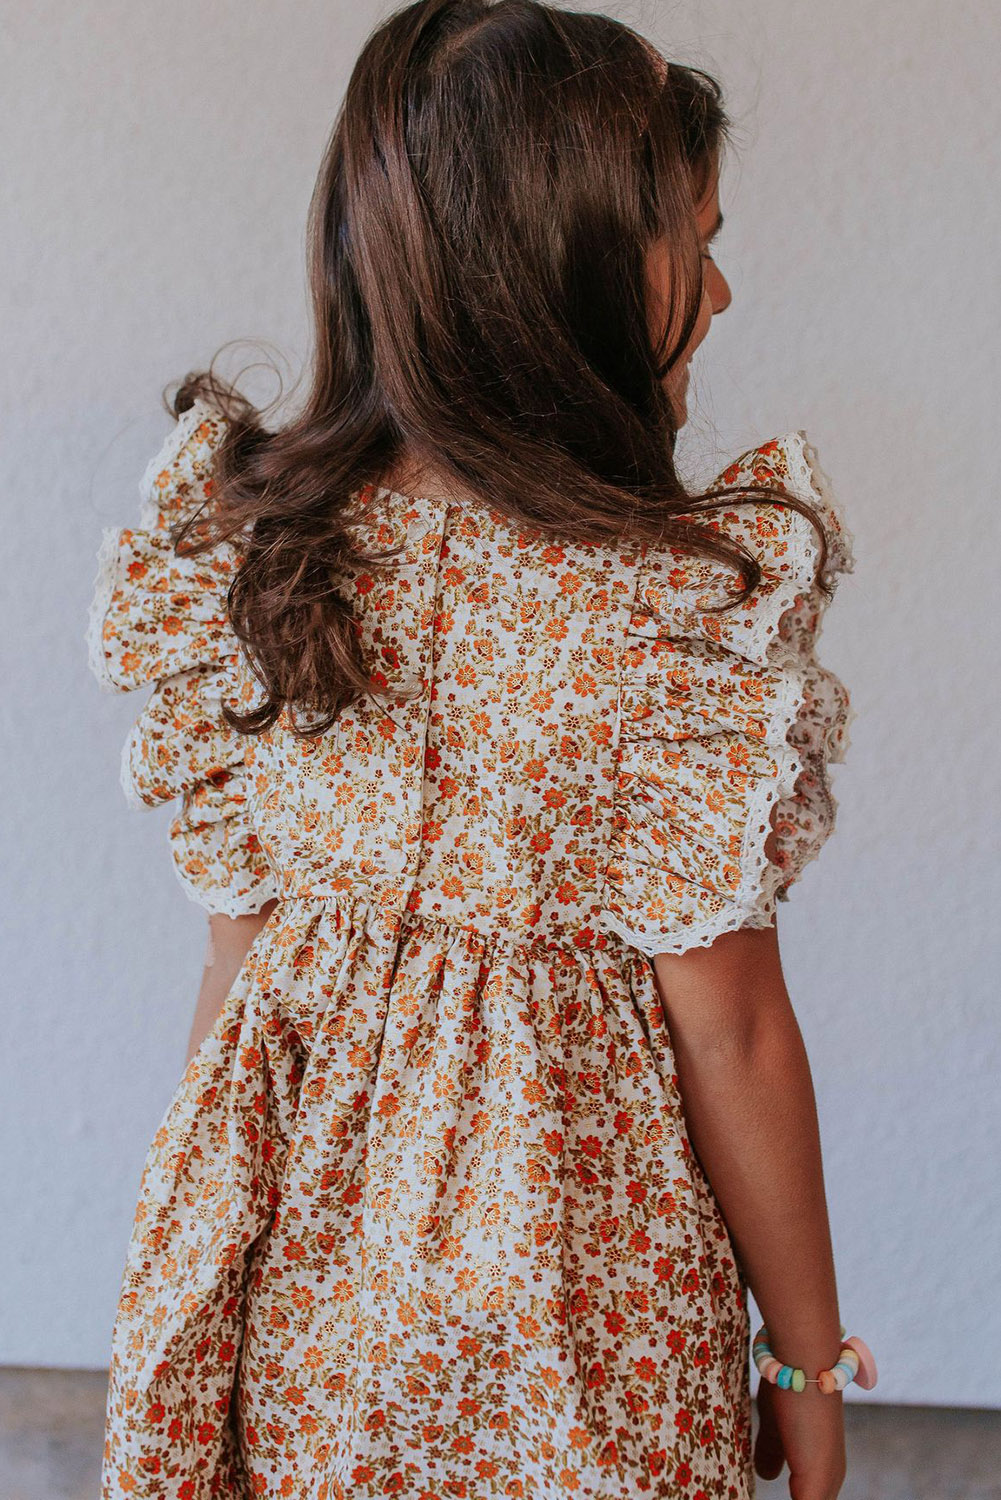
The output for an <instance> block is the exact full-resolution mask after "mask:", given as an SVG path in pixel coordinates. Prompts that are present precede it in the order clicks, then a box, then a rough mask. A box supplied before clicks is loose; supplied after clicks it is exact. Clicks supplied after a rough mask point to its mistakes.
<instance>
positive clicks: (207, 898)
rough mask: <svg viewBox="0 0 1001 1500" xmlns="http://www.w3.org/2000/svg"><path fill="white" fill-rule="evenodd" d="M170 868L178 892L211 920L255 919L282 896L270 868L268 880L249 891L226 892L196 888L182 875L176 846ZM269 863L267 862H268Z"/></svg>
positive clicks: (183, 871)
mask: <svg viewBox="0 0 1001 1500" xmlns="http://www.w3.org/2000/svg"><path fill="white" fill-rule="evenodd" d="M170 852H171V861H170V863H171V866H172V868H173V871H174V874H175V875H176V876H177V879H178V882H179V883H180V886H181V889H182V890H183V891H184V894H185V895H186V896H187V898H188V900H189V901H193V902H194V903H195V905H196V906H200V907H202V908H203V910H205V911H207V912H208V914H209V916H212V917H248V916H255V915H256V914H257V913H258V912H259V911H260V909H261V907H262V906H265V905H266V904H267V903H268V902H269V901H273V900H275V899H276V898H277V897H278V896H280V895H281V888H280V885H279V882H278V879H277V877H276V876H275V872H274V870H273V869H270V868H269V872H268V875H267V877H266V878H265V879H264V880H263V881H262V882H261V884H260V885H256V886H255V887H254V888H253V890H251V891H243V892H240V891H227V890H225V889H223V888H221V887H216V888H215V889H212V890H206V889H205V887H204V886H200V885H196V884H195V882H194V881H192V880H191V879H190V878H189V877H188V875H187V874H186V872H185V869H184V866H183V865H182V863H181V861H180V859H179V858H178V851H177V847H176V845H172V846H171V851H170ZM269 863H270V862H269Z"/></svg>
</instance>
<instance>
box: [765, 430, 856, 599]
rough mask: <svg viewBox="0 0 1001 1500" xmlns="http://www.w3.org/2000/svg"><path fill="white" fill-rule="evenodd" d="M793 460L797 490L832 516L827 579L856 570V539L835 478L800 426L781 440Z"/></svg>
mask: <svg viewBox="0 0 1001 1500" xmlns="http://www.w3.org/2000/svg"><path fill="white" fill-rule="evenodd" d="M780 443H781V445H782V446H783V447H784V448H785V452H786V456H787V458H788V461H789V474H790V477H791V478H792V480H793V485H792V488H793V491H794V493H796V492H798V491H802V492H804V493H802V494H801V495H800V498H801V499H805V500H812V501H813V503H814V504H815V505H816V507H817V509H818V510H819V511H820V512H821V514H822V515H825V516H826V517H829V519H830V521H831V523H832V524H831V525H830V526H829V527H828V542H829V544H830V545H829V547H828V556H827V566H826V567H825V569H824V575H823V576H824V580H825V582H830V581H831V580H832V578H833V576H834V575H835V574H837V573H852V572H854V570H855V554H854V545H855V538H854V536H853V535H852V532H851V530H850V528H849V526H848V522H847V520H846V518H845V513H844V510H843V509H842V507H841V503H840V501H839V500H838V499H837V497H836V496H835V494H834V490H833V488H832V486H831V481H830V479H829V478H828V476H827V475H826V474H825V473H824V470H823V469H822V468H821V467H820V460H819V458H818V456H817V450H816V448H815V447H814V446H813V444H812V443H811V442H810V440H809V438H808V437H807V435H806V433H805V432H804V431H803V430H802V428H800V429H799V430H798V431H796V432H790V433H787V435H786V436H785V437H784V438H781V439H780Z"/></svg>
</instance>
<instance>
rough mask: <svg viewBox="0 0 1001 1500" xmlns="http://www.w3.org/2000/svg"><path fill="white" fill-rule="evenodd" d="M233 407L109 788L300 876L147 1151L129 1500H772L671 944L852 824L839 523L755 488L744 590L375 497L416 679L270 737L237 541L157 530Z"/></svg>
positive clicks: (376, 668)
mask: <svg viewBox="0 0 1001 1500" xmlns="http://www.w3.org/2000/svg"><path fill="white" fill-rule="evenodd" d="M222 431H223V419H222V418H221V416H220V415H219V414H218V413H217V412H216V411H215V410H214V409H213V408H212V407H211V406H208V405H206V404H205V403H201V402H200V403H197V404H196V405H195V406H194V407H193V408H192V409H191V410H190V411H189V412H187V413H186V414H185V415H184V417H183V418H182V419H181V420H180V421H179V423H178V424H177V427H176V429H175V431H174V432H173V433H172V434H171V436H170V437H169V438H168V440H167V443H166V445H165V447H164V449H163V451H162V452H161V454H160V455H158V457H157V459H156V460H154V462H153V464H151V466H150V469H149V471H148V472H147V475H146V478H145V481H144V486H143V502H144V503H143V509H142V513H141V516H140V524H139V525H138V526H134V527H127V528H124V529H121V530H118V531H109V532H107V533H106V534H105V537H104V539H103V542H102V547H101V551H100V558H99V574H98V579H97V583H96V587H95V596H94V602H93V605H92V609H91V618H90V629H89V632H88V640H89V646H90V653H91V663H92V666H93V668H94V671H95V672H96V674H97V675H98V677H99V679H100V680H101V681H102V683H103V684H104V685H105V686H107V687H109V688H112V689H115V690H118V691H129V690H133V689H136V688H140V687H145V688H148V689H150V690H151V691H150V696H149V698H148V700H147V702H146V704H145V706H144V707H143V709H142V711H141V713H140V714H139V715H138V717H137V719H136V721H135V724H134V727H133V729H132V732H131V734H130V735H129V738H128V741H127V743H126V745H125V747H124V751H123V762H122V780H123V786H124V788H125V791H126V793H127V795H128V797H129V799H130V801H132V802H133V803H134V804H136V805H138V806H153V805H156V804H160V803H173V802H177V803H178V807H177V811H176V814H175V817H174V820H173V823H172V824H171V827H170V831H169V840H170V847H171V851H172V854H173V858H174V864H175V868H176V870H177V872H178V875H179V877H180V879H181V881H182V884H183V885H184V887H185V889H186V891H187V893H188V894H189V895H190V896H191V897H192V898H193V899H194V900H196V901H198V902H200V903H201V905H203V906H204V907H205V908H206V909H207V910H208V911H210V912H226V913H229V914H231V915H235V914H238V913H240V912H253V911H258V910H260V908H261V907H262V906H264V904H265V903H266V902H268V901H269V900H270V899H272V898H275V897H276V898H277V906H276V907H275V909H274V911H273V913H272V915H271V916H270V918H269V920H268V921H267V923H266V925H265V926H264V927H263V928H262V930H261V931H260V932H259V934H258V935H257V937H256V939H255V941H254V943H253V945H252V946H251V948H250V951H249V953H248V955H247V958H246V961H245V963H244V965H243V968H242V969H241V972H240V974H239V976H238V977H237V979H236V981H235V983H234V985H233V987H232V989H231V991H230V993H229V996H228V997H227V1000H226V1003H225V1005H224V1007H223V1010H222V1013H221V1014H220V1016H219V1019H218V1021H217V1023H216V1025H215V1027H214V1028H213V1030H212V1032H211V1034H210V1035H209V1037H208V1038H207V1039H206V1041H205V1043H204V1044H203V1045H202V1047H201V1049H200V1050H199V1052H198V1054H197V1056H196V1057H195V1058H194V1059H193V1061H192V1063H191V1064H190V1066H189V1067H188V1069H187V1071H186V1073H185V1075H184V1078H183V1080H182V1081H181V1083H180V1085H179V1088H178V1090H177V1092H176V1094H175V1096H174V1099H173V1100H172V1101H171V1104H170V1106H169V1108H168V1110H167V1113H166V1115H165V1117H164V1120H163V1123H162V1125H161V1128H160V1129H159V1130H158V1132H157V1134H156V1136H155V1138H154V1140H153V1142H152V1144H151V1147H150V1151H149V1155H148V1157H147V1161H146V1165H145V1169H144V1173H143V1180H142V1185H141V1190H140V1196H139V1204H138V1208H137V1211H136V1221H135V1227H134V1231H133V1236H132V1241H131V1245H130V1248H129V1252H128V1260H127V1265H126V1270H125V1276H124V1281H123V1286H122V1294H121V1301H120V1305H119V1310H118V1318H117V1322H116V1327H115V1335H114V1346H113V1360H112V1373H111V1388H110V1394H109V1403H108V1416H107V1431H106V1452H105V1465H104V1479H103V1489H102V1496H103V1497H104V1500H112V1497H114V1500H120V1497H122V1496H131V1497H132V1500H154V1497H156V1500H160V1497H162V1500H166V1497H170V1500H207V1497H210V1496H211V1497H216V1496H236V1495H240V1496H246V1497H251V1496H258V1495H269V1496H270V1495H274V1496H283V1497H291V1500H307V1497H309V1500H346V1497H348V1496H351V1497H361V1496H369V1497H373V1500H374V1497H376V1496H379V1497H382V1496H386V1495H397V1494H398V1495H407V1496H413V1497H415V1500H481V1497H486V1496H492V1495H497V1496H506V1497H517V1496H521V1497H526V1500H527V1497H528V1496H530V1495H546V1496H549V1495H553V1496H555V1495H559V1494H567V1495H572V1496H574V1497H575V1500H586V1497H613V1496H614V1497H617V1500H618V1497H621V1496H622V1495H625V1494H643V1495H649V1496H651V1497H657V1496H660V1497H663V1500H667V1497H669V1496H676V1495H678V1494H680V1493H684V1494H687V1495H691V1496H692V1497H693V1500H699V1497H700V1496H701V1497H708V1496H709V1495H712V1496H714V1497H726V1500H750V1496H751V1495H752V1493H753V1475H752V1472H751V1456H750V1431H751V1429H750V1403H749V1359H748V1354H749V1347H748V1346H749V1329H748V1322H747V1306H746V1285H745V1281H744V1277H743V1274H742V1271H741V1268H740V1266H739V1264H738V1263H737V1261H736V1258H735V1255H734V1250H733V1246H732V1244H731V1241H730V1237H729V1235H728V1232H727V1229H726V1225H725V1223H724V1221H723V1219H722V1216H721V1213H720V1210H719V1206H718V1204H717V1203H716V1201H715V1199H714V1197H713V1194H712V1192H711V1189H710V1187H709V1184H708V1183H707V1181H706V1179H705V1177H704V1175H703V1174H702V1172H701V1169H700V1167H699V1163H698V1161H697V1158H696V1157H695V1155H694V1153H693V1151H692V1149H691V1145H690V1142H689V1138H688V1135H687V1132H686V1127H685V1120H684V1113H683V1109H682V1103H681V1098H680V1095H679V1093H678V1081H677V1076H676V1069H675V1062H674V1056H673V1052H672V1048H671V1041H670V1037H669V1035H668V1032H667V1027H666V1023H665V1019H664V1012H663V1007H662V1005H661V1002H660V998H659V994H658V991H657V988H656V983H655V979H654V971H653V966H652V964H651V962H650V959H651V957H652V956H653V955H654V954H656V953H661V952H681V951H683V950H684V949H685V948H688V947H692V946H694V945H696V944H700V943H706V942H711V941H712V940H713V938H714V937H715V936H717V935H718V934H719V933H721V932H724V931H728V930H733V929H734V928H736V927H740V926H744V925H764V924H765V923H767V922H768V921H770V920H771V917H772V914H773V910H774V902H775V900H776V899H777V898H779V897H781V896H783V895H784V894H785V892H786V890H787V889H788V887H789V885H791V884H792V883H793V881H794V880H795V879H796V878H797V877H798V875H799V873H800V872H801V870H802V868H803V866H804V865H805V864H806V863H807V861H808V860H809V859H811V858H813V857H814V855H815V854H816V853H817V852H818V851H819V849H820V847H821V846H822V844H823V843H824V841H825V840H826V838H827V837H828V835H829V833H830V831H831V829H832V827H833V821H834V811H835V808H834V801H833V797H832V796H831V793H830V787H829V781H828V769H827V768H828V764H829V762H830V761H832V760H837V759H840V758H841V756H842V753H843V751H844V748H845V744H846V730H847V722H848V716H849V705H848V698H847V694H846V692H845V689H844V687H843V685H842V684H841V683H839V682H838V680H837V679H836V678H834V677H833V676H832V675H831V674H830V673H828V672H826V671H824V670H823V669H822V668H821V667H820V666H819V665H818V663H817V661H816V659H815V655H814V646H815V641H816V637H817V633H818V630H819V625H820V621H821V618H822V614H823V607H824V603H825V601H824V598H823V597H822V595H821V594H820V592H819V591H818V590H817V589H816V588H815V585H814V581H813V575H814V565H815V560H816V545H817V544H816V538H815V536H814V534H813V530H812V527H811V526H810V524H809V523H808V522H807V521H806V520H805V519H804V518H803V517H801V516H799V515H798V513H796V512H792V511H789V510H786V509H784V508H782V507H779V506H762V507H742V506H734V507H733V508H732V509H726V510H725V511H724V512H723V513H722V514H721V515H720V516H719V517H718V519H717V522H716V524H717V525H718V526H720V527H725V528H726V529H727V530H728V531H731V532H732V533H733V534H735V535H739V536H740V537H741V538H742V539H743V540H744V541H746V542H747V543H748V545H750V546H752V547H753V548H754V549H755V550H756V552H757V554H758V556H759V557H760V558H761V561H762V568H763V577H762V582H761V585H760V586H759V588H758V589H757V590H756V591H755V593H754V595H753V597H752V598H751V600H749V601H748V602H747V604H746V605H744V606H742V607H740V608H739V609H737V610H735V611H734V612H733V613H732V614H728V615H723V616H719V615H712V614H710V613H708V607H709V605H710V603H711V602H712V601H713V599H714V598H715V596H716V594H717V593H718V590H719V587H720V584H721V582H723V581H724V579H723V575H722V574H721V573H720V570H719V567H718V565H715V564H712V563H709V562H706V561H705V560H702V559H695V558H693V557H692V556H691V555H690V554H686V553H684V552H682V551H680V550H677V549H672V548H670V547H667V546H665V547H663V548H650V547H646V546H636V545H627V544H622V545H621V546H618V547H609V546H605V547H599V546H594V545H589V544H580V543H571V542H566V543H563V544H560V545H556V544H554V543H553V541H552V540H551V539H548V538H546V539H542V538H540V537H539V536H538V535H537V534H535V533H532V532H528V531H526V532H519V531H518V530H517V529H516V528H515V527H514V526H513V525H512V523H511V522H510V521H508V520H507V519H506V518H504V517H502V516H501V515H499V514H498V513H496V512H495V511H493V510H492V509H491V508H489V507H488V506H472V505H463V504H459V503H456V502H451V501H445V500H436V499H434V498H428V499H420V500H415V499H414V498H412V497H407V496H402V495H398V494H396V493H394V492H392V491H389V490H385V489H379V488H377V487H374V486H369V487H367V489H366V490H365V491H364V492H363V493H362V494H361V496H360V500H361V506H360V510H359V514H360V515H362V517H363V520H362V522H360V524H364V525H365V527H366V533H367V538H368V539H371V540H374V541H375V542H376V543H377V545H379V546H380V547H382V546H387V545H392V544H394V543H395V542H398V541H402V542H404V543H405V544H406V546H405V551H404V554H403V556H402V558H401V560H400V562H399V563H398V565H397V567H396V569H395V571H394V574H393V576H392V577H391V578H388V579H384V578H381V577H380V578H379V579H378V580H377V579H375V578H374V577H373V575H372V573H371V572H370V571H369V570H366V569H365V568H363V567H361V566H359V567H358V568H357V569H356V571H355V573H354V575H353V576H349V577H348V578H347V579H346V586H347V588H348V589H349V590H351V592H352V595H353V605H354V609H355V614H356V617H357V619H358V621H359V627H360V633H361V638H362V642H363V646H364V648H365V651H366V656H367V659H368V660H369V661H370V662H371V664H372V671H373V678H374V680H375V682H376V684H377V685H378V686H380V687H383V688H389V689H391V690H396V689H400V690H405V691H406V692H407V693H408V694H409V697H408V700H407V701H406V702H404V703H402V704H401V703H394V704H392V705H391V706H387V704H386V702H385V701H384V700H383V699H381V698H380V697H378V696H376V695H373V696H371V697H366V698H365V699H362V700H359V701H358V702H357V703H355V704H354V705H352V706H351V707H350V708H349V709H347V710H345V711H344V712H343V713H342V714H341V715H340V717H339V719H338V721H337V723H336V725H335V726H334V727H333V728H332V729H331V730H329V731H328V732H326V733H324V734H322V735H317V736H313V737H311V738H307V739H298V738H296V737H295V736H293V735H292V734H291V732H290V730H289V726H288V721H287V717H286V716H284V715H283V716H282V718H281V719H280V720H279V722H278V723H277V724H276V725H274V726H273V727H272V729H271V730H269V731H268V732H267V733H266V734H264V735H262V736H260V737H253V738H247V739H244V738H243V737H241V736H239V735H237V734H235V733H234V732H233V731H231V730H229V729H228V728H227V727H226V725H225V723H224V721H223V719H222V715H221V710H222V706H223V705H224V704H225V703H227V702H231V703H233V704H247V703H249V702H251V701H252V699H253V694H254V691H255V683H254V680H253V677H252V674H251V673H250V672H249V670H248V668H247V664H246V662H245V661H244V659H243V657H242V654H241V651H240V649H239V646H238V643H237V641H236V638H235V636H234V635H233V633H232V630H231V627H230V624H229V621H228V618H227V611H226V594H227V590H228V587H229V584H230V582H231V581H232V578H233V576H234V572H235V570H236V568H237V567H238V566H239V556H238V554H237V552H236V551H235V550H234V549H233V547H232V546H231V545H230V544H225V545H220V546H218V547H216V548H214V549H212V550H211V551H210V552H209V553H206V554H202V555H200V556H198V557H195V558H179V557H176V556H175V555H174V553H173V550H172V548H171V547H170V544H169V537H168V528H169V526H170V524H171V522H172V521H173V520H175V519H176V518H178V517H179V516H180V515H182V514H187V513H189V511H190V509H192V508H195V507H198V506H200V505H201V504H202V503H203V502H204V501H205V500H207V499H209V498H210V497H211V493H212V490H211V485H212V479H211V460H212V453H213V450H214V448H215V446H216V444H217V443H218V441H219V438H220V436H221V434H222ZM763 477H767V479H768V481H769V482H772V481H775V480H777V481H779V482H780V483H783V484H785V485H787V486H788V487H789V488H790V490H791V491H792V492H793V493H796V494H800V495H802V496H803V497H804V498H806V499H809V500H811V501H812V502H813V503H814V504H815V505H817V506H818V508H819V509H820V510H821V513H822V515H823V516H824V520H825V526H826V527H827V529H828V534H829V538H830V540H831V544H832V545H831V560H830V563H829V568H830V576H831V577H832V578H833V577H834V576H835V575H836V574H837V573H840V572H844V571H847V570H848V569H849V568H850V567H851V550H850V537H849V535H848V533H847V530H846V529H845V527H844V523H843V521H842V519H841V517H840V515H839V513H838V511H837V508H836V506H835V505H834V502H833V500H832V499H831V497H830V494H829V490H828V487H827V485H826V481H825V480H824V478H823V476H822V475H821V474H820V471H819V469H818V468H817V466H816V461H815V455H814V454H813V453H812V450H811V449H810V448H809V445H808V444H807V443H806V440H805V437H804V435H803V434H802V433H793V434H789V435H787V436H785V437H782V438H777V439H775V440H773V441H772V442H770V443H766V444H763V445H762V446H761V447H760V448H758V449H756V450H754V451H753V452H751V453H749V454H745V455H744V456H743V457H742V458H740V459H738V460H737V461H736V462H735V463H734V464H733V465H731V466H730V467H729V468H728V469H727V470H726V471H725V472H724V474H722V475H721V476H720V479H719V481H717V483H718V484H739V483H753V482H756V481H759V480H761V479H762V478H763ZM415 690H416V691H415ZM770 834H771V835H772V836H773V838H774V844H773V845H770V846H769V847H770V848H771V852H772V855H773V857H772V858H768V857H766V854H765V845H766V840H767V839H768V838H769V835H770Z"/></svg>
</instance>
